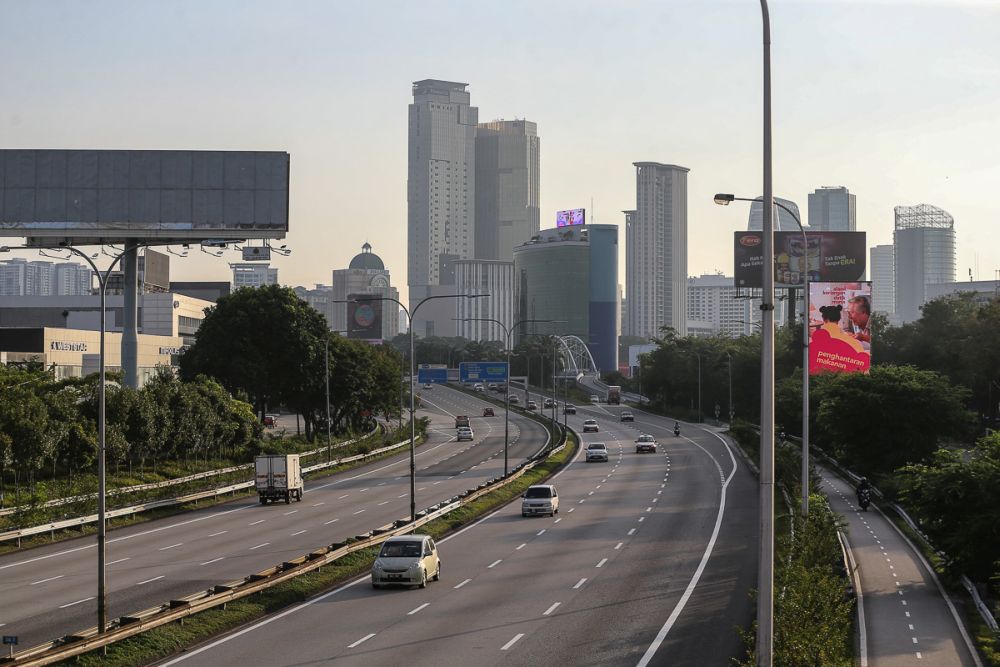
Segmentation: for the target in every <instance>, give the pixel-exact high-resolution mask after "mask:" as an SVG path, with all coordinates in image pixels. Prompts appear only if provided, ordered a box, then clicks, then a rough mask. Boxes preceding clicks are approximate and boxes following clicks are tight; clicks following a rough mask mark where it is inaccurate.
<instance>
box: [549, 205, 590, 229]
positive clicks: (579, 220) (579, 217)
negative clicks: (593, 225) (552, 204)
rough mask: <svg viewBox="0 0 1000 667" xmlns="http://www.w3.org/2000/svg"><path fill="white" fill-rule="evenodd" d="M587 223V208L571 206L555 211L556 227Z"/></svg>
mask: <svg viewBox="0 0 1000 667" xmlns="http://www.w3.org/2000/svg"><path fill="white" fill-rule="evenodd" d="M585 224H587V210H586V209H582V208H571V209H569V210H568V211H556V227H570V226H572V225H585Z"/></svg>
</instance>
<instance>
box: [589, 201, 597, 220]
mask: <svg viewBox="0 0 1000 667" xmlns="http://www.w3.org/2000/svg"><path fill="white" fill-rule="evenodd" d="M590 224H592V225H596V224H597V211H595V210H594V195H590Z"/></svg>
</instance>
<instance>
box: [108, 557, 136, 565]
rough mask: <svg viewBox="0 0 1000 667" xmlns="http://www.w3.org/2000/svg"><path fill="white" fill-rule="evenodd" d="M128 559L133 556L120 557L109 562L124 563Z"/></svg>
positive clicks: (112, 563)
mask: <svg viewBox="0 0 1000 667" xmlns="http://www.w3.org/2000/svg"><path fill="white" fill-rule="evenodd" d="M127 560H131V558H130V557H125V558H119V559H118V560H113V561H111V562H110V563H108V565H114V564H115V563H124V562H125V561H127Z"/></svg>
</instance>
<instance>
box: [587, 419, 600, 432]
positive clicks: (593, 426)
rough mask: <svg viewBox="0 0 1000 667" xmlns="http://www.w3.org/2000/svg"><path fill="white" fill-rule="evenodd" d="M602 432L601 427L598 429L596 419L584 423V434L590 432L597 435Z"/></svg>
mask: <svg viewBox="0 0 1000 667" xmlns="http://www.w3.org/2000/svg"><path fill="white" fill-rule="evenodd" d="M600 430H601V429H600V427H598V425H597V420H596V419H587V420H585V421H584V422H583V432H584V433H588V432H590V431H593V432H594V433H597V432H598V431H600Z"/></svg>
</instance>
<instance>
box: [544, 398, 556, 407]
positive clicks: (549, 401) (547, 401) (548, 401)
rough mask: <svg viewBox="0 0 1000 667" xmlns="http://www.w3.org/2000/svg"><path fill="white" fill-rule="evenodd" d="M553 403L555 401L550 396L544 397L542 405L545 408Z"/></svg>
mask: <svg viewBox="0 0 1000 667" xmlns="http://www.w3.org/2000/svg"><path fill="white" fill-rule="evenodd" d="M555 404H556V403H555V401H553V400H552V399H551V398H546V399H545V403H544V404H543V405H545V407H547V408H551V407H552V406H553V405H555Z"/></svg>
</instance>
